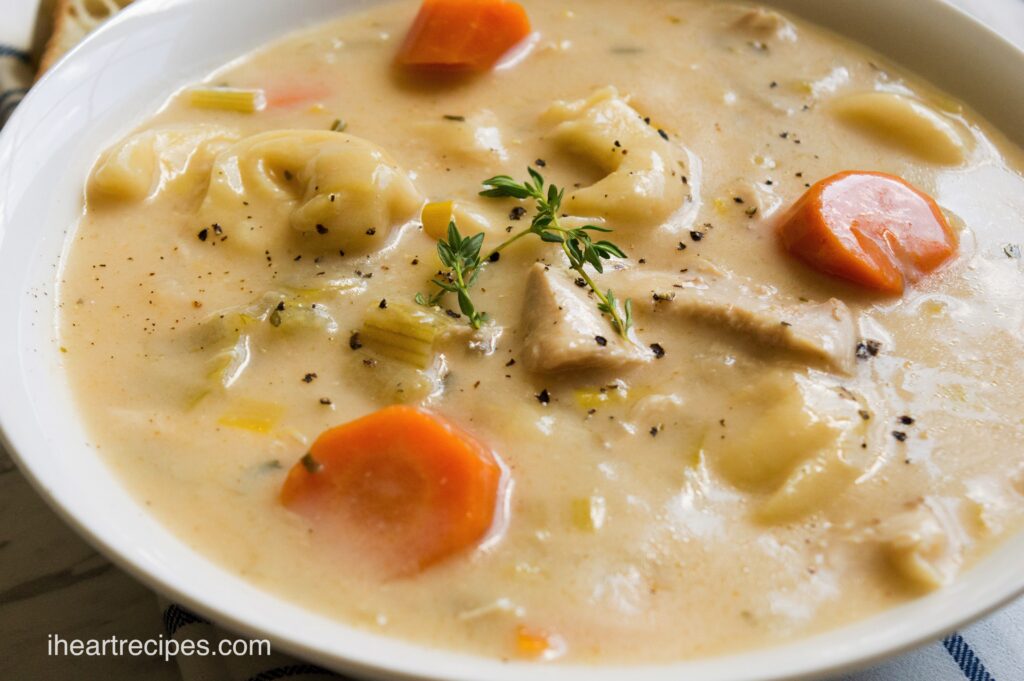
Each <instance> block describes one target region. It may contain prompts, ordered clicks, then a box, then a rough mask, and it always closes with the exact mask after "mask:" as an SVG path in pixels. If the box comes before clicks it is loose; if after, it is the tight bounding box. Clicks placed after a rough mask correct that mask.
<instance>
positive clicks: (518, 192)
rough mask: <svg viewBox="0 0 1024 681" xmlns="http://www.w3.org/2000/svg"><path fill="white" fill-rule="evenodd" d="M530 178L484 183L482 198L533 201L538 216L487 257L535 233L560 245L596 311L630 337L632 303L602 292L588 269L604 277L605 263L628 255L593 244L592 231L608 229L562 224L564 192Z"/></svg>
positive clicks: (538, 177) (540, 178) (534, 176)
mask: <svg viewBox="0 0 1024 681" xmlns="http://www.w3.org/2000/svg"><path fill="white" fill-rule="evenodd" d="M528 171H529V174H530V179H528V180H526V181H525V182H523V183H519V182H516V181H515V180H514V179H513V178H511V177H509V176H508V175H498V176H496V177H492V178H490V179H489V180H484V183H483V185H484V187H486V189H484V190H483V191H481V192H480V195H481V196H486V197H489V198H514V199H519V200H527V199H533V201H534V202H535V208H536V213H535V214H534V216H533V220H532V221H531V222H530V226H529V227H528V228H526V229H524V230H522V231H521V232H519V233H517V234H515V235H513V236H512V237H510V238H509V239H506V240H505V241H504V242H503V243H501V244H500V245H499V246H498V247H497V248H495V249H494V250H493V251H491V253H489V254H488V255H487V258H486V259H488V260H489V259H491V258H492V257H493V256H494V254H496V253H500V252H501V251H502V249H504V248H506V247H508V246H509V245H510V244H512V243H514V242H515V241H518V240H519V239H521V238H523V237H524V236H527V235H529V234H535V235H537V236H538V237H540V239H541V240H542V241H546V242H548V243H557V244H560V245H561V248H562V252H563V253H565V256H566V258H567V259H568V260H569V267H570V269H572V270H573V271H574V272H576V274H577V275H579V277H580V279H582V280H583V281H584V282H585V283H586V285H587V286H588V287H589V288H590V290H591V291H593V293H594V295H595V296H596V297H597V301H598V302H597V309H598V310H600V312H601V313H602V314H604V315H606V316H607V317H608V319H609V321H610V323H611V326H612V328H613V329H614V330H615V332H616V333H618V334H619V335H620V336H622V337H623V338H627V339H628V338H629V331H630V329H631V328H632V326H633V301H631V300H629V299H627V300H626V301H625V302H624V303H623V304H622V305H620V304H619V301H618V299H617V298H616V297H615V293H614V292H613V291H612V290H611V289H608V290H606V291H603V292H602V291H601V289H599V288H598V286H597V284H596V283H595V282H594V280H593V278H591V276H590V273H589V272H587V270H586V266H587V265H590V266H591V267H592V268H594V270H595V271H596V272H597V273H598V274H601V273H603V272H604V265H603V262H602V261H604V260H609V259H611V258H625V257H626V254H625V253H623V252H622V249H621V248H619V247H618V246H617V245H615V244H614V243H612V242H611V241H607V240H603V239H602V240H599V241H594V239H593V237H592V236H591V234H590V233H591V232H604V233H607V232H611V231H612V230H610V229H608V228H606V227H598V226H597V225H584V226H582V227H576V228H571V229H570V228H567V227H563V226H562V225H561V224H560V222H559V217H560V211H561V209H562V199H563V198H564V196H565V190H564V189H559V188H558V187H557V186H555V185H554V184H550V185H547V189H545V182H544V177H543V176H542V175H541V174H540V173H539V172H537V171H536V170H534V169H533V168H529V169H528Z"/></svg>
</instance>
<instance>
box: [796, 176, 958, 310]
mask: <svg viewBox="0 0 1024 681" xmlns="http://www.w3.org/2000/svg"><path fill="white" fill-rule="evenodd" d="M779 238H780V240H781V242H782V245H783V247H784V248H785V249H786V250H788V251H789V252H790V253H792V254H794V255H795V256H797V257H798V258H800V259H801V260H803V261H804V262H805V263H807V264H808V265H810V266H811V267H813V268H815V269H817V270H819V271H821V272H824V273H826V274H830V275H833V276H836V277H840V278H842V279H846V280H848V281H852V282H854V283H856V284H860V285H861V286H864V287H865V288H869V289H872V290H876V291H881V292H884V293H891V294H900V293H902V292H903V289H904V287H905V286H906V283H907V282H914V281H917V280H918V279H920V278H922V277H923V276H924V275H926V274H928V273H929V272H932V271H934V270H935V269H936V268H938V267H939V266H940V265H942V264H943V263H944V262H946V261H947V260H949V259H950V258H952V257H953V256H954V255H955V254H956V252H957V239H956V235H955V234H954V232H953V230H952V229H951V228H950V226H949V223H948V222H947V221H946V218H945V216H944V215H943V214H942V211H941V210H940V209H939V207H938V206H937V205H936V204H935V201H934V200H933V199H932V198H931V197H930V196H928V195H927V194H925V193H924V192H922V191H921V190H919V189H917V188H916V187H914V186H912V185H911V184H910V183H908V182H907V181H906V180H904V179H902V178H899V177H896V176H894V175H887V174H885V173H874V172H859V171H846V172H842V173H839V174H837V175H833V176H831V177H828V178H826V179H824V180H822V181H820V182H818V183H817V184H815V185H814V186H813V187H811V188H810V189H808V190H807V192H806V193H805V194H804V195H803V196H802V197H801V198H800V199H799V200H798V201H797V202H796V203H795V204H794V205H793V207H792V208H791V209H790V210H789V211H788V213H787V214H786V215H785V216H784V217H783V219H782V221H781V223H780V227H779Z"/></svg>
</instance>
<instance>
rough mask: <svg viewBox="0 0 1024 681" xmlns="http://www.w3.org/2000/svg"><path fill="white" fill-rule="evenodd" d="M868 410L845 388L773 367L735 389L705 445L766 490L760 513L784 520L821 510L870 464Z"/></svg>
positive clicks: (737, 479)
mask: <svg viewBox="0 0 1024 681" xmlns="http://www.w3.org/2000/svg"><path fill="white" fill-rule="evenodd" d="M862 412H864V410H863V407H862V406H861V404H860V403H859V402H858V401H857V400H854V399H850V396H849V395H847V394H843V393H842V392H841V391H837V390H836V389H833V388H831V387H828V386H824V385H821V384H819V383H816V382H814V381H812V380H811V379H808V378H806V377H804V376H801V375H795V374H786V373H779V374H772V375H770V376H769V377H767V378H766V379H764V380H762V381H761V382H759V383H758V384H755V385H752V386H751V387H750V388H749V389H748V390H746V391H743V392H742V393H740V394H739V395H738V396H737V400H736V402H735V403H734V405H733V409H732V410H731V412H730V415H729V417H728V418H726V419H725V420H724V422H723V425H722V428H721V431H722V432H721V435H722V436H723V437H721V439H717V438H716V439H715V440H712V441H711V442H710V443H709V445H708V446H707V448H706V449H707V452H708V454H709V455H710V457H711V458H710V460H711V462H712V464H713V465H714V467H715V468H716V469H717V470H718V472H719V473H720V474H721V475H722V476H723V477H724V478H725V479H726V480H727V481H728V482H729V483H730V484H732V485H734V486H735V487H738V488H739V489H742V490H744V491H747V492H750V493H754V494H758V495H762V497H763V501H762V502H761V504H760V505H759V507H758V508H757V510H756V512H755V515H756V516H757V517H758V519H759V520H761V521H763V522H785V521H787V520H791V519H793V518H797V517H800V516H802V515H805V514H807V513H813V512H815V511H818V510H821V509H822V508H823V507H824V506H825V505H826V504H827V503H828V501H829V500H830V499H833V498H835V497H836V496H838V495H839V494H840V493H841V492H842V491H843V490H844V489H845V488H846V487H847V486H848V485H850V484H851V483H852V482H853V481H854V480H855V479H856V478H857V477H858V476H859V474H860V473H861V472H862V470H863V468H865V467H866V466H865V462H864V461H862V460H861V459H862V457H863V456H865V454H860V452H862V451H863V450H862V448H861V445H862V444H866V442H867V439H866V437H867V433H866V431H867V427H866V423H867V421H866V420H865V419H864V418H863V415H862Z"/></svg>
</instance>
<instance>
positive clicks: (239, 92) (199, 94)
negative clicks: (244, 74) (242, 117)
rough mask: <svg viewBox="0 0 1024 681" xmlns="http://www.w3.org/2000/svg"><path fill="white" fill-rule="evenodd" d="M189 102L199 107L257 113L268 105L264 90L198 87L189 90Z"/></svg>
mask: <svg viewBox="0 0 1024 681" xmlns="http://www.w3.org/2000/svg"><path fill="white" fill-rule="evenodd" d="M188 103H189V104H190V105H191V106H193V107H195V108H197V109H215V110H218V111H234V112H236V113H256V112H257V111H262V110H263V109H264V108H265V107H266V106H267V98H266V96H265V95H264V94H263V90H243V89H240V88H231V87H197V88H193V89H191V90H189V91H188Z"/></svg>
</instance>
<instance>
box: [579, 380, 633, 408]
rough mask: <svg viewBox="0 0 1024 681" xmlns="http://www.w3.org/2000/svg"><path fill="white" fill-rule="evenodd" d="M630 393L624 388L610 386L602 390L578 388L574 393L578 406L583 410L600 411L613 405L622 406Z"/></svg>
mask: <svg viewBox="0 0 1024 681" xmlns="http://www.w3.org/2000/svg"><path fill="white" fill-rule="evenodd" d="M628 395H629V392H628V391H627V390H626V388H625V387H624V386H619V385H608V386H601V387H600V388H578V389H576V390H574V391H573V397H574V398H575V399H576V404H578V405H579V406H580V408H582V409H586V410H588V411H589V410H590V409H598V408H600V407H608V406H611V405H613V404H622V403H623V402H625V400H626V397H628Z"/></svg>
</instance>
